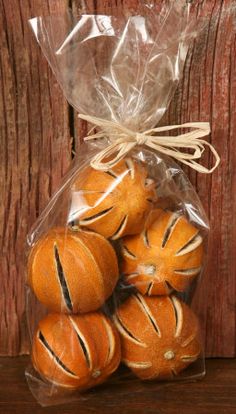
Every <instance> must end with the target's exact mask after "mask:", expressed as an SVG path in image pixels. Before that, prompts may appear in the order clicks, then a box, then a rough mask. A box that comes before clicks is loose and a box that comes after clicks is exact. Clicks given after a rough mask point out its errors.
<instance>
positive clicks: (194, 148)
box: [79, 114, 220, 174]
mask: <svg viewBox="0 0 236 414" xmlns="http://www.w3.org/2000/svg"><path fill="white" fill-rule="evenodd" d="M79 118H81V119H84V120H85V121H87V122H90V123H92V124H94V127H93V128H92V130H94V128H96V127H99V128H100V131H98V132H96V133H95V134H91V133H89V134H88V136H87V137H85V140H86V141H88V140H93V139H102V138H104V137H109V139H110V141H111V144H110V145H108V146H107V147H106V148H104V149H103V150H101V151H100V152H99V153H98V154H97V155H95V156H94V157H93V159H92V160H91V162H90V164H91V166H92V167H93V168H95V169H97V170H103V171H106V170H109V169H110V168H112V167H114V165H116V164H117V163H118V162H119V161H120V160H121V159H122V158H124V157H125V156H126V155H127V154H128V153H129V152H130V151H131V150H132V149H133V148H134V147H135V146H136V145H146V146H147V147H149V148H152V149H154V150H156V151H159V152H160V153H163V154H166V155H169V156H170V157H172V158H175V159H176V160H178V161H180V162H182V163H183V164H186V165H188V166H189V167H191V168H193V169H194V170H196V171H198V172H201V173H206V174H210V173H212V172H213V171H214V170H215V169H216V168H217V166H218V165H219V162H220V157H219V155H218V153H217V151H216V150H215V148H214V147H213V146H212V145H211V144H210V143H209V142H207V141H205V140H204V139H202V138H203V137H205V136H207V135H209V134H210V132H211V130H210V124H209V123H208V122H189V123H186V124H182V125H172V126H164V127H157V128H152V129H149V130H147V131H144V132H135V131H132V130H131V129H129V128H127V127H125V126H124V125H122V124H119V123H117V122H115V121H108V120H106V119H102V118H97V117H94V116H90V115H84V114H79ZM179 128H181V129H182V128H183V129H184V128H188V129H193V130H192V131H190V132H185V133H183V134H180V135H177V136H166V135H165V136H164V135H163V136H161V135H154V134H155V133H158V132H159V133H160V132H164V131H171V130H174V129H179ZM92 130H91V131H92ZM91 131H90V132H91ZM205 147H208V148H209V149H210V151H211V152H212V154H213V156H214V158H215V163H214V165H213V167H212V168H210V169H209V168H207V167H204V166H203V165H201V164H200V163H198V162H197V161H196V160H199V159H200V158H201V157H202V154H203V152H204V151H205ZM185 150H190V151H191V153H187V152H185Z"/></svg>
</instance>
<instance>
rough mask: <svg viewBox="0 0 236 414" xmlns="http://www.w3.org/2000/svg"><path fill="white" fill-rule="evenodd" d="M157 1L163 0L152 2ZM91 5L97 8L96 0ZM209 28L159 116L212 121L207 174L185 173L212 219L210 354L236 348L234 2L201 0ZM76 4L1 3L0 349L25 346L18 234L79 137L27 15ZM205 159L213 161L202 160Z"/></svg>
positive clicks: (206, 312)
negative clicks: (215, 158) (212, 155)
mask: <svg viewBox="0 0 236 414" xmlns="http://www.w3.org/2000/svg"><path fill="white" fill-rule="evenodd" d="M157 1H161V0H157ZM87 3H88V6H89V7H91V8H92V7H93V6H94V5H95V6H96V5H97V7H98V11H99V8H100V7H102V8H103V9H104V8H105V9H108V7H109V8H110V7H111V8H112V9H114V10H115V9H117V8H121V7H123V6H126V7H127V6H129V7H131V8H134V9H135V7H136V5H137V0H126V1H125V0H124V1H122V0H110V1H109V0H101V1H97V2H96V1H95V0H94V1H91V0H88V2H87ZM96 3H97V4H96ZM196 3H197V7H196V13H199V14H200V15H202V16H204V19H205V22H206V25H205V27H204V30H203V31H202V33H201V34H200V36H199V38H198V39H197V40H196V41H195V43H194V45H193V47H192V49H191V51H190V53H189V55H188V59H187V62H186V65H185V71H184V78H183V81H182V82H181V84H180V85H179V88H178V90H177V92H176V94H175V97H174V100H173V102H172V104H171V106H170V108H169V111H168V113H167V114H166V116H165V122H168V123H175V124H176V123H180V122H187V121H196V120H199V121H207V120H210V121H211V125H212V134H211V137H210V138H209V139H210V140H211V142H212V143H213V145H214V146H215V147H216V149H217V150H218V152H219V153H220V155H221V159H222V162H221V165H220V167H219V168H218V170H217V171H216V172H214V174H213V175H212V176H205V175H199V174H196V173H194V172H193V171H188V170H187V169H186V172H187V173H188V174H189V176H190V179H191V181H192V183H193V184H194V185H195V187H196V189H197V191H198V193H199V195H200V197H201V199H202V201H203V204H204V206H205V208H206V211H207V213H208V215H209V217H210V223H211V229H212V232H211V236H210V243H209V260H208V266H207V269H206V274H205V277H204V279H203V283H202V285H201V287H200V290H199V296H198V300H197V301H196V303H195V307H196V308H197V310H198V311H199V313H200V314H201V315H202V316H204V317H205V321H206V323H205V332H206V336H205V341H206V347H207V354H208V355H211V356H227V357H233V356H235V352H236V268H235V265H236V254H235V248H236V214H235V212H234V210H235V211H236V173H235V167H234V165H235V163H236V150H235V149H234V136H235V134H236V113H235V102H236V57H235V56H236V5H235V0H199V1H197V2H196ZM68 5H69V6H72V7H73V8H74V9H77V7H78V5H79V2H78V0H72V1H69V0H53V1H50V0H44V1H40V0H28V1H19V0H0V45H1V51H0V144H1V151H0V195H1V203H0V246H1V250H0V257H1V262H0V264H1V267H0V272H1V273H0V277H1V279H0V283H1V284H0V354H1V355H7V354H8V355H16V354H22V353H25V352H27V350H28V340H27V332H26V324H25V306H24V296H25V295H24V278H25V275H24V243H25V236H26V233H27V231H28V230H29V228H30V226H31V225H32V223H33V222H34V220H35V218H36V217H37V215H38V214H39V213H40V212H41V211H42V209H43V207H44V206H45V205H46V203H47V201H48V199H49V197H50V195H51V194H52V193H53V192H54V191H55V190H56V188H57V187H58V185H59V183H60V178H61V176H62V175H63V174H64V173H65V171H66V170H67V168H68V166H69V164H70V160H71V137H72V135H74V134H75V136H76V138H75V147H76V148H77V147H78V145H77V142H78V139H77V137H79V136H82V135H83V134H84V131H85V130H86V125H85V124H84V123H81V122H78V121H77V119H76V117H75V116H73V112H72V111H71V110H70V109H69V107H68V105H67V104H66V102H65V100H64V98H63V96H62V93H61V91H60V88H59V86H58V84H57V82H56V81H55V79H54V77H53V75H52V73H51V71H50V69H49V67H48V65H47V63H46V61H45V59H44V58H43V56H42V54H41V51H40V50H39V48H38V46H37V44H36V42H35V40H34V39H33V36H32V34H31V33H30V29H29V27H28V24H27V19H28V18H30V17H33V16H35V15H40V14H49V13H50V12H52V11H59V12H63V10H65V8H66V7H67V6H68ZM205 162H206V164H209V163H210V159H209V156H208V155H206V156H205Z"/></svg>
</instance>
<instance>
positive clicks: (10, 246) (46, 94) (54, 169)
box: [0, 0, 70, 355]
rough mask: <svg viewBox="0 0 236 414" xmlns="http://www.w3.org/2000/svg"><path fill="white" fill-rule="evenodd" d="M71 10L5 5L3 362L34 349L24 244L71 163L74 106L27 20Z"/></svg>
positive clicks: (0, 208)
mask: <svg viewBox="0 0 236 414" xmlns="http://www.w3.org/2000/svg"><path fill="white" fill-rule="evenodd" d="M56 3H57V7H56ZM49 5H50V7H49ZM66 6H67V2H66V1H60V2H51V1H43V2H42V1H40V0H31V1H30V2H27V1H18V0H11V1H9V0H1V1H0V44H1V52H0V53H1V60H0V128H1V129H0V141H1V143H0V145H1V151H0V194H1V203H0V237H1V239H0V251H1V253H0V255H1V258H0V265H1V268H0V280H1V284H0V354H2V355H4V354H9V355H15V354H21V353H25V352H26V351H27V350H28V339H27V331H26V323H25V315H24V312H25V298H24V296H25V295H24V293H25V292H24V279H25V275H24V272H25V271H24V267H25V263H24V255H25V253H24V248H25V237H26V233H27V231H28V230H29V228H30V226H31V225H32V224H33V222H34V220H35V219H36V217H37V215H38V214H39V212H40V211H42V209H43V207H44V206H45V205H46V203H47V201H48V200H49V197H50V195H51V194H52V192H53V191H55V190H56V188H57V186H58V184H59V181H60V178H61V176H62V175H63V174H64V173H65V170H66V168H67V167H68V165H69V161H70V134H69V123H68V105H67V104H66V102H65V100H64V98H63V97H62V93H61V91H60V87H59V86H58V84H57V82H56V81H55V79H54V77H53V75H52V73H51V71H50V69H49V67H48V64H47V62H46V61H45V59H44V58H43V57H42V54H41V51H40V50H39V48H38V47H37V44H36V42H35V40H34V38H33V36H32V33H31V31H30V28H29V25H28V23H27V20H28V18H30V17H32V16H34V15H37V14H41V13H46V14H48V13H50V10H52V9H56V8H58V11H61V12H63V10H64V9H65V7H66Z"/></svg>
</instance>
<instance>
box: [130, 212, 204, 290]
mask: <svg viewBox="0 0 236 414" xmlns="http://www.w3.org/2000/svg"><path fill="white" fill-rule="evenodd" d="M152 216H154V217H155V220H154V221H152V220H151V218H149V224H150V226H149V227H147V228H146V230H145V231H144V232H142V233H141V234H139V235H135V236H127V237H124V238H123V240H122V259H123V260H122V272H123V274H124V279H125V282H126V283H127V284H131V285H134V286H135V287H136V288H137V289H138V290H139V292H140V293H142V294H143V295H144V294H147V295H149V296H152V295H168V294H170V293H171V291H172V290H176V291H179V292H182V291H185V290H186V289H187V288H188V286H189V285H190V284H191V282H192V281H193V280H194V279H195V278H196V277H197V276H198V275H199V274H200V272H201V269H202V264H203V253H204V250H203V239H202V237H201V235H200V233H199V230H198V229H197V228H196V227H194V226H193V225H192V224H191V223H189V222H188V221H187V220H186V218H185V217H184V216H181V215H177V214H175V213H171V212H167V211H162V210H154V211H153V213H152V214H151V217H152ZM172 224H173V226H172ZM191 243H192V244H191Z"/></svg>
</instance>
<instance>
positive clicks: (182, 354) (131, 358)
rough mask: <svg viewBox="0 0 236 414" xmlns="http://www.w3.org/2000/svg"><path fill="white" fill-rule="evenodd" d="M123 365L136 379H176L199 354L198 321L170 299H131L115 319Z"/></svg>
mask: <svg viewBox="0 0 236 414" xmlns="http://www.w3.org/2000/svg"><path fill="white" fill-rule="evenodd" d="M113 320H114V322H115V324H116V327H117V329H118V331H119V333H120V339H121V353H122V360H123V362H124V363H125V364H126V365H127V366H128V367H129V368H130V369H131V370H132V371H133V372H134V374H135V375H137V376H138V377H139V378H141V379H143V380H145V379H147V380H148V379H149V380H150V379H167V378H172V377H174V376H176V375H178V374H179V373H180V372H181V371H183V370H184V369H185V368H186V367H187V366H188V365H189V364H190V363H192V362H194V361H195V360H197V358H198V357H199V355H200V354H201V350H202V348H201V341H200V334H199V324H198V319H197V317H196V316H195V315H194V313H193V311H192V310H191V309H190V308H189V307H188V306H187V305H186V304H184V303H183V302H182V301H180V300H179V299H177V298H176V297H175V296H174V295H172V296H152V297H148V296H142V295H141V294H137V295H133V296H130V297H129V299H128V300H127V301H126V302H124V303H123V304H122V305H121V306H120V307H119V308H118V309H117V310H116V313H115V315H114V319H113Z"/></svg>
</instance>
